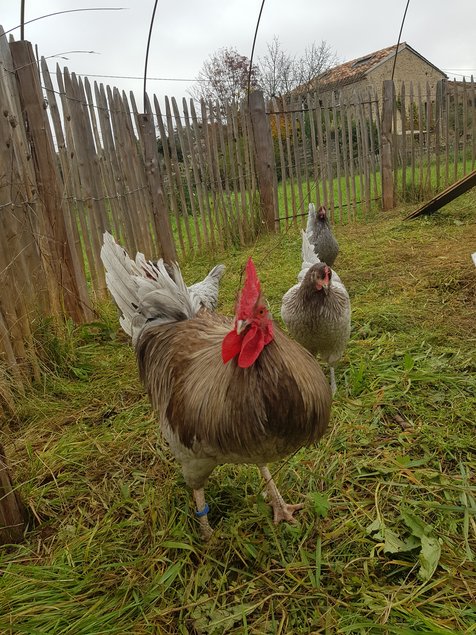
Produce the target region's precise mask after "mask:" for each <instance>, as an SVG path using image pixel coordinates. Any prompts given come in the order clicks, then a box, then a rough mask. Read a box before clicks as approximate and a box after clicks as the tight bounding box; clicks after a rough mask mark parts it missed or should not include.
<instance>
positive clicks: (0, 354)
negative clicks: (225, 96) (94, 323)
mask: <svg viewBox="0 0 476 635" xmlns="http://www.w3.org/2000/svg"><path fill="white" fill-rule="evenodd" d="M2 34H3V32H2V31H0V101H1V103H2V107H3V111H2V114H3V116H2V117H0V401H1V400H2V396H3V401H4V402H6V401H8V399H9V398H10V397H9V394H8V390H7V387H6V386H7V383H8V382H7V381H6V380H7V379H8V381H10V380H11V379H12V378H13V379H14V380H15V381H16V382H17V383H18V385H22V384H23V382H24V381H25V380H26V379H27V378H29V377H31V376H33V377H36V378H39V377H40V374H41V368H40V363H39V360H38V359H37V357H36V355H35V351H36V345H35V320H37V319H38V316H47V317H48V319H53V320H57V321H58V323H61V321H62V319H63V317H64V316H65V315H66V316H70V317H71V318H72V319H73V320H74V321H75V322H81V321H88V320H91V319H93V317H94V315H95V313H94V307H95V302H97V301H98V300H101V299H103V298H104V297H106V288H105V281H104V272H103V267H102V264H101V261H100V246H101V243H102V234H103V232H104V231H105V230H109V231H111V232H112V233H113V234H114V235H115V236H116V237H117V239H118V240H119V241H120V242H121V243H122V244H123V245H124V246H125V247H126V248H127V249H128V250H129V251H130V252H131V253H133V254H134V253H135V252H136V251H142V252H144V253H145V255H146V256H147V257H151V258H152V257H158V256H160V255H162V256H163V257H164V258H166V259H168V260H171V259H174V258H177V259H179V260H183V259H185V258H193V256H194V255H195V254H198V253H201V252H204V251H212V252H215V253H217V254H218V253H219V252H221V251H223V250H226V249H227V248H228V247H230V246H242V245H246V244H248V243H250V242H251V241H253V240H255V239H256V236H257V235H258V233H259V232H261V231H280V230H284V231H286V230H287V229H288V228H289V227H290V226H293V225H296V226H298V225H302V224H304V223H305V221H306V215H307V208H308V203H309V202H314V203H317V204H320V203H325V204H326V205H328V207H329V210H330V213H331V216H332V218H333V221H334V222H335V223H346V222H354V221H361V220H365V219H367V218H371V216H370V213H371V212H372V213H375V212H376V211H377V210H379V209H381V207H382V206H383V208H384V209H386V208H390V207H392V206H393V205H394V203H395V201H396V199H398V198H400V199H402V200H407V201H408V200H410V201H411V200H415V201H416V200H420V199H421V198H422V197H425V196H428V195H430V194H432V193H433V192H434V191H435V190H437V189H441V188H443V187H444V186H446V185H447V184H448V183H450V182H453V181H454V180H456V179H457V178H459V177H460V176H462V175H463V174H464V173H466V172H467V171H469V170H471V169H474V166H475V157H476V146H475V142H476V122H475V112H476V110H475V108H476V106H475V87H474V83H473V82H470V83H468V84H464V83H463V84H454V83H450V82H443V83H441V84H439V86H438V89H437V91H436V93H435V94H431V92H430V91H429V89H427V88H426V87H425V88H419V87H414V86H411V85H409V86H406V87H405V86H403V87H401V88H398V89H395V87H393V83H392V82H385V86H386V87H385V93H384V94H383V95H382V94H381V93H380V92H376V91H366V92H365V94H360V95H359V94H353V95H348V96H346V97H345V98H339V97H338V96H336V95H335V94H334V93H332V94H330V95H329V96H328V95H326V94H321V95H317V94H310V95H304V96H296V95H294V96H291V97H289V98H287V99H281V100H274V101H273V102H271V103H269V104H265V103H264V100H263V98H262V96H261V95H260V94H259V93H253V94H252V95H251V96H250V100H249V103H248V102H245V103H243V104H241V105H240V106H239V107H235V106H231V105H227V104H216V103H205V102H201V103H200V104H198V105H196V104H195V103H194V102H193V101H191V100H190V101H188V102H187V101H186V100H183V101H182V103H181V104H179V103H177V101H176V100H175V99H174V98H170V99H169V98H165V99H164V100H163V101H162V102H161V101H159V99H158V98H157V97H155V96H153V97H152V98H149V97H147V99H146V104H145V106H144V110H145V112H141V111H140V110H139V108H138V106H137V104H136V102H135V100H134V96H133V95H132V94H130V95H129V96H127V95H126V94H125V93H124V92H121V91H120V90H119V89H117V88H111V87H109V86H104V85H103V84H98V83H96V82H94V83H91V82H90V81H89V80H88V78H81V77H78V76H77V75H76V74H75V73H71V72H69V70H68V69H67V68H64V69H60V68H59V67H56V70H55V72H51V71H50V69H49V68H48V66H47V64H46V61H45V60H44V59H42V60H41V61H40V63H39V64H37V61H36V60H35V58H34V55H33V51H32V47H31V45H30V44H29V43H28V42H8V41H7V39H6V37H5V36H4V35H2ZM4 379H5V381H4Z"/></svg>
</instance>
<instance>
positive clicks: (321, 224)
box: [306, 203, 339, 267]
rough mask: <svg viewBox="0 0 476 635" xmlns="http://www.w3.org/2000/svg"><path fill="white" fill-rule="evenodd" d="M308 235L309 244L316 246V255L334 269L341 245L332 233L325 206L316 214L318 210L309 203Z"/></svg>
mask: <svg viewBox="0 0 476 635" xmlns="http://www.w3.org/2000/svg"><path fill="white" fill-rule="evenodd" d="M306 234H307V237H308V239H309V242H310V243H311V244H312V245H313V246H314V253H316V254H317V255H318V256H319V259H320V260H322V262H325V263H326V264H327V265H329V267H332V265H333V264H334V261H335V259H336V258H337V254H338V253H339V244H338V242H337V240H336V239H335V236H334V234H333V233H332V228H331V226H330V223H329V219H328V218H327V209H326V208H325V207H324V206H323V205H321V207H320V208H319V211H318V212H317V214H316V208H315V207H314V205H313V204H312V203H309V215H308V217H307V226H306Z"/></svg>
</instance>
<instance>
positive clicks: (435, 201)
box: [403, 170, 476, 220]
mask: <svg viewBox="0 0 476 635" xmlns="http://www.w3.org/2000/svg"><path fill="white" fill-rule="evenodd" d="M475 186H476V170H473V171H472V172H471V173H470V174H468V175H467V176H465V177H463V178H462V179H460V180H459V181H456V183H453V184H452V185H450V186H449V187H447V188H446V190H443V192H440V193H439V194H437V195H436V196H434V197H433V198H432V199H431V200H429V201H428V202H427V203H425V204H424V205H422V206H421V207H419V208H418V209H416V210H415V211H414V212H412V213H411V214H408V216H405V218H404V219H403V220H408V219H409V218H416V217H417V216H420V215H421V214H433V212H436V211H437V210H439V209H440V208H441V207H443V206H444V205H446V204H447V203H450V202H451V201H453V200H454V199H455V198H458V196H461V194H464V192H467V191H468V190H470V189H471V188H472V187H475Z"/></svg>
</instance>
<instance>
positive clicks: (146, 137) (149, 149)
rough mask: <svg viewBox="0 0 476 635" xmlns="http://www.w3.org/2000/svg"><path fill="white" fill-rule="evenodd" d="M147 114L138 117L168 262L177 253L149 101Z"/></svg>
mask: <svg viewBox="0 0 476 635" xmlns="http://www.w3.org/2000/svg"><path fill="white" fill-rule="evenodd" d="M146 110H147V112H145V113H142V114H139V115H138V116H137V123H138V129H139V134H140V137H141V140H142V146H143V149H144V161H145V171H146V175H147V183H148V186H149V191H150V200H151V204H152V212H153V217H154V221H155V230H156V232H157V237H158V240H159V245H160V251H161V254H160V255H161V256H162V258H163V259H164V260H165V261H166V262H175V261H176V260H177V251H176V249H175V242H174V239H173V236H172V230H171V228H170V219H169V210H168V209H167V205H166V202H165V196H164V188H163V185H162V179H161V177H160V173H159V153H158V149H157V139H156V136H155V127H154V116H153V114H152V110H151V108H150V104H149V102H148V101H147V104H146Z"/></svg>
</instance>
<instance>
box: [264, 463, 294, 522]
mask: <svg viewBox="0 0 476 635" xmlns="http://www.w3.org/2000/svg"><path fill="white" fill-rule="evenodd" d="M260 471H261V474H262V475H263V478H264V480H265V483H266V493H267V494H268V496H269V498H270V501H269V503H270V505H271V507H272V508H273V511H274V524H275V525H277V524H278V523H280V522H281V521H283V520H285V521H286V522H288V523H292V524H295V523H297V520H296V519H295V518H294V516H293V514H294V512H297V511H298V510H300V509H302V508H303V507H304V504H303V503H299V504H298V505H288V504H287V503H285V502H284V499H283V497H282V496H281V494H280V493H279V490H278V488H277V487H276V483H275V482H274V481H273V477H272V476H271V472H270V471H269V469H268V468H267V467H266V465H262V466H260Z"/></svg>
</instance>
